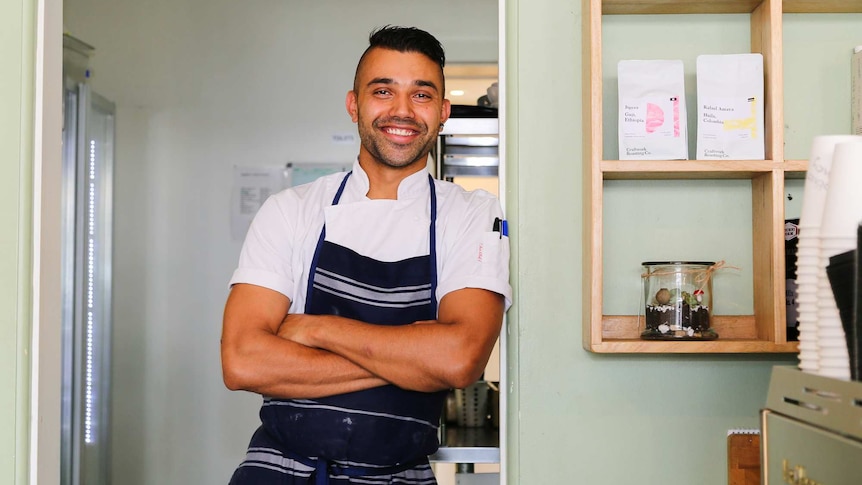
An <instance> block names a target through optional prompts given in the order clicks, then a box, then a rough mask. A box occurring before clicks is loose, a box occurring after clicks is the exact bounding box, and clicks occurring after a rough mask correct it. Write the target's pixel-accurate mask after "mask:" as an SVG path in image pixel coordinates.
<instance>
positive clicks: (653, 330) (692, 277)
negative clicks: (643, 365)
mask: <svg viewBox="0 0 862 485" xmlns="http://www.w3.org/2000/svg"><path fill="white" fill-rule="evenodd" d="M642 264H643V268H644V272H643V274H642V275H641V278H642V282H643V291H644V303H645V304H644V306H643V309H644V310H643V311H644V314H643V315H642V316H639V318H638V326H639V330H640V332H641V334H640V336H641V338H642V339H648V340H714V339H716V338H718V334H716V333H715V331H714V330H713V329H712V328H710V317H711V312H712V277H711V276H712V271H713V268H714V267H715V263H714V262H710V261H646V262H644V263H642Z"/></svg>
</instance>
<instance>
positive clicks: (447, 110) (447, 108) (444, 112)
mask: <svg viewBox="0 0 862 485" xmlns="http://www.w3.org/2000/svg"><path fill="white" fill-rule="evenodd" d="M451 113H452V104H451V103H450V102H449V100H448V99H444V100H443V106H441V108H440V123H445V122H446V120H448V119H449V115H450V114H451Z"/></svg>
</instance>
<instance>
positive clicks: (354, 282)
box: [317, 268, 431, 292]
mask: <svg viewBox="0 0 862 485" xmlns="http://www.w3.org/2000/svg"><path fill="white" fill-rule="evenodd" d="M317 272H318V273H321V274H324V275H326V276H330V277H332V278H337V279H339V280H341V281H346V282H348V283H350V284H351V285H354V286H360V287H362V288H368V289H369V290H373V291H379V292H397V291H414V290H421V289H430V288H431V283H426V284H423V285H414V286H397V287H395V288H384V287H382V286H375V285H369V284H367V283H363V282H361V281H359V280H354V279H353V278H348V277H346V276H343V275H340V274H338V273H333V272H332V271H327V270H325V269H323V268H317Z"/></svg>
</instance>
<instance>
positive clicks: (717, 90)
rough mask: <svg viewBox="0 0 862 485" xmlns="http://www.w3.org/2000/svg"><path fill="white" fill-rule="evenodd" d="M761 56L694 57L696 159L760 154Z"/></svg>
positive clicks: (756, 157) (750, 157)
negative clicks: (695, 80)
mask: <svg viewBox="0 0 862 485" xmlns="http://www.w3.org/2000/svg"><path fill="white" fill-rule="evenodd" d="M764 102H765V99H764V97H763V56H762V55H761V54H727V55H702V56H698V57H697V159H698V160H763V158H764V149H765V146H764V139H765V137H764V132H763V106H764V104H765V103H764Z"/></svg>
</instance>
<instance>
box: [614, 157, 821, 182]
mask: <svg viewBox="0 0 862 485" xmlns="http://www.w3.org/2000/svg"><path fill="white" fill-rule="evenodd" d="M807 166H808V161H807V160H803V161H792V162H789V161H785V162H776V161H773V160H721V161H716V160H657V161H653V160H602V161H601V172H602V176H603V178H604V179H605V180H626V179H750V178H754V177H757V176H760V175H763V174H767V173H772V172H773V171H776V170H778V171H783V172H788V171H792V172H799V173H802V174H803V176H804V172H805V169H806V167H807Z"/></svg>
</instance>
